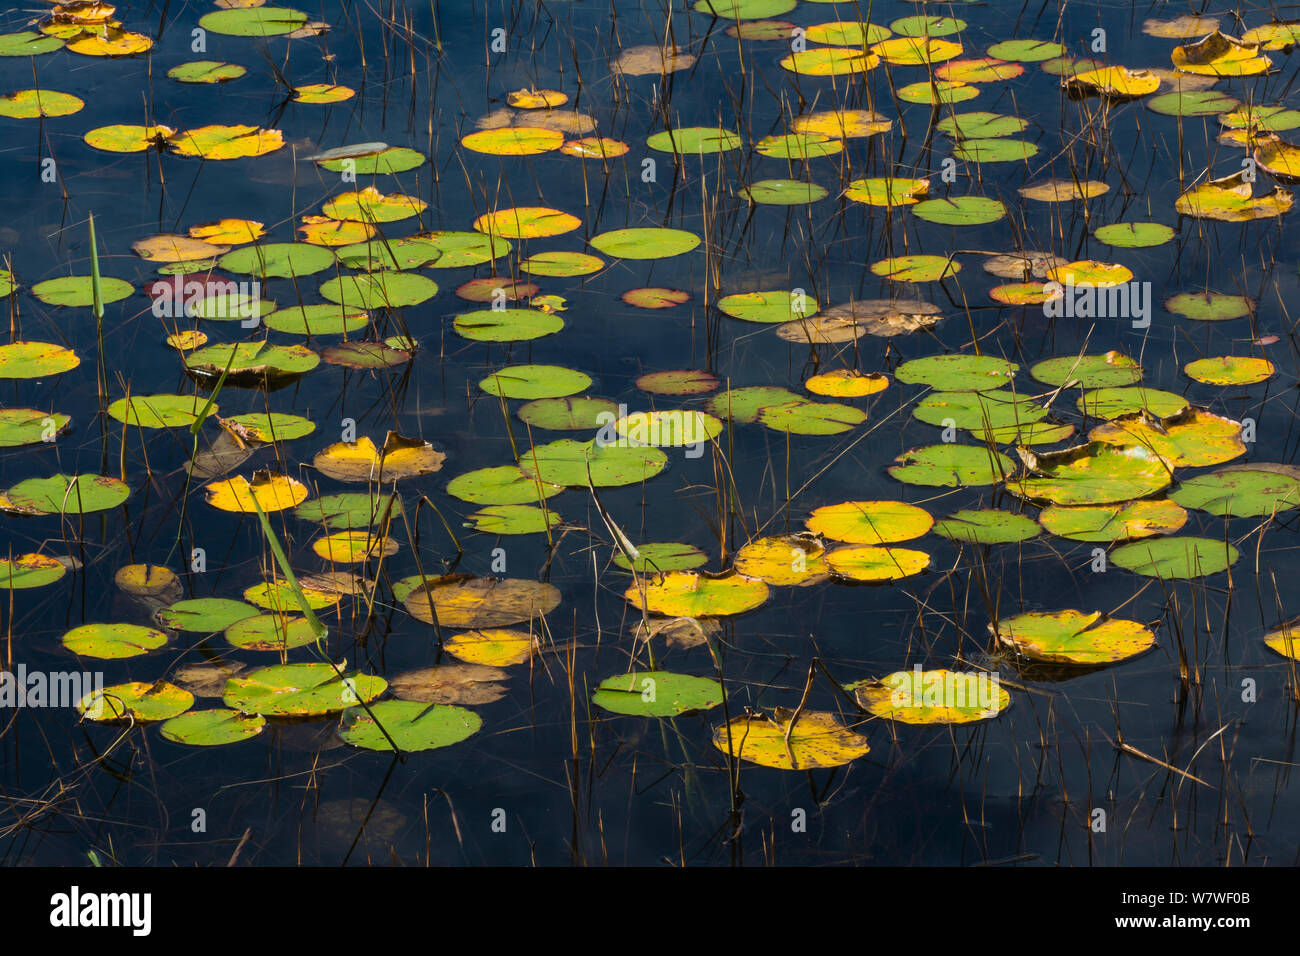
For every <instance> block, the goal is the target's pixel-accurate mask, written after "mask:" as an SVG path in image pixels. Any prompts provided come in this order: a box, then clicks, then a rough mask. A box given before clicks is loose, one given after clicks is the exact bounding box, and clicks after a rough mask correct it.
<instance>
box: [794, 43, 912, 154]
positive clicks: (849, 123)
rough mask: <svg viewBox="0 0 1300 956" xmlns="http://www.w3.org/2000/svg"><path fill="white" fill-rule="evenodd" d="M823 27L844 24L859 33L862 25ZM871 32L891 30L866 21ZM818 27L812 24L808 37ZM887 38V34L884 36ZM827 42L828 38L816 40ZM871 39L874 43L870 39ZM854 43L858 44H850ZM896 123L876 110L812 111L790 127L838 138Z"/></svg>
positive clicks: (866, 133) (865, 133)
mask: <svg viewBox="0 0 1300 956" xmlns="http://www.w3.org/2000/svg"><path fill="white" fill-rule="evenodd" d="M821 26H823V27H828V26H842V27H844V28H846V29H851V30H853V31H855V32H858V31H859V27H860V24H857V23H843V24H827V23H823V24H821ZM866 28H867V31H868V33H870V32H871V31H873V30H876V31H881V32H882V33H883V34H884V35H885V36H888V34H889V31H888V30H886V29H885V28H884V27H877V26H873V25H871V24H866ZM816 30H817V27H809V28H808V34H807V38H808V39H810V40H811V39H812V38H813V34H814V32H815V31H816ZM882 38H883V37H882ZM814 42H818V43H820V42H826V41H820V40H818V41H814ZM870 42H874V40H873V41H870ZM847 45H848V46H854V45H855V44H852V43H850V44H847ZM893 125H894V121H893V120H891V119H889V118H888V117H887V116H884V115H883V114H881V113H877V112H875V111H874V110H850V109H843V110H826V111H825V112H821V113H808V114H806V115H804V116H796V117H795V118H794V119H793V120H791V122H790V129H791V130H792V131H794V132H796V133H817V134H820V135H822V136H833V137H835V138H836V139H855V138H858V137H863V136H874V135H876V134H877V133H885V132H888V131H889V130H890V129H891V128H892V127H893Z"/></svg>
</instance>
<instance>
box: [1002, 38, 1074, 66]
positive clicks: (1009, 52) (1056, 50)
mask: <svg viewBox="0 0 1300 956" xmlns="http://www.w3.org/2000/svg"><path fill="white" fill-rule="evenodd" d="M1066 52H1067V50H1066V48H1065V47H1064V46H1062V45H1061V44H1059V43H1053V42H1051V41H1050V40H1003V41H1002V42H1001V43H995V44H993V45H992V46H991V47H989V49H988V53H989V56H996V57H998V58H999V59H1002V60H1019V61H1020V62H1022V63H1041V62H1042V61H1043V60H1050V59H1053V58H1054V57H1059V56H1063V55H1064V54H1065V53H1066Z"/></svg>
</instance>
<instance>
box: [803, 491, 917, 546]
mask: <svg viewBox="0 0 1300 956" xmlns="http://www.w3.org/2000/svg"><path fill="white" fill-rule="evenodd" d="M806 523H807V525H808V530H809V531H812V532H814V533H815V534H819V535H821V536H822V537H824V538H830V539H831V540H833V541H843V542H846V543H848V544H889V543H891V542H894V541H908V540H910V539H912V538H919V537H921V535H923V534H925V533H926V532H927V531H929V530H930V528H931V527H932V526H933V525H934V518H932V517H931V516H930V513H929V512H928V511H926V510H925V509H924V508H918V507H917V506H916V505H909V504H906V503H904V502H902V501H846V502H844V503H843V504H836V505H823V506H822V507H820V508H816V509H814V510H813V513H812V516H811V517H809V518H808V521H807V522H806Z"/></svg>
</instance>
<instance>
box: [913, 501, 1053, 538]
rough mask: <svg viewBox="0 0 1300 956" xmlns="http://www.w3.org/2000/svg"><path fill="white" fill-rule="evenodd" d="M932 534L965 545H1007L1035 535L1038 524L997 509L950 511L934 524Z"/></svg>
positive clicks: (1024, 517)
mask: <svg viewBox="0 0 1300 956" xmlns="http://www.w3.org/2000/svg"><path fill="white" fill-rule="evenodd" d="M933 530H934V533H935V534H937V535H940V536H942V537H944V538H951V539H952V540H953V541H965V542H967V543H969V544H1010V543H1012V542H1015V541H1028V540H1029V539H1030V538H1033V537H1036V536H1037V535H1038V531H1039V528H1038V524H1037V523H1036V522H1035V521H1034V520H1033V519H1032V518H1029V517H1027V516H1025V515H1018V514H1015V513H1014V512H1011V511H1001V510H999V509H997V508H986V509H983V510H971V509H963V510H961V511H954V512H953V513H952V514H950V515H948V517H946V518H940V519H938V520H937V521H935V523H934V528H933Z"/></svg>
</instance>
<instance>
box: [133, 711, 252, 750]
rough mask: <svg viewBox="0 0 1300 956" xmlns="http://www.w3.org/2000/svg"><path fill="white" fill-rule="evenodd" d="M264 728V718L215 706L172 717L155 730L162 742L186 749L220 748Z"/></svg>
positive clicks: (248, 736)
mask: <svg viewBox="0 0 1300 956" xmlns="http://www.w3.org/2000/svg"><path fill="white" fill-rule="evenodd" d="M265 727H266V718H265V717H262V716H259V715H256V714H253V715H250V714H241V713H239V711H237V710H228V709H227V708H225V707H217V708H213V709H210V710H192V711H190V712H189V713H187V714H181V715H180V716H179V717H173V718H172V719H171V720H169V721H167V722H166V723H164V724H163V725H162V726H161V727H159V728H158V733H160V734H161V735H162V736H163V737H164V738H165V739H167V740H170V741H171V742H172V743H176V744H186V745H188V746H190V747H221V746H224V745H225V744H233V743H238V742H239V741H241V740H247V739H248V738H250V737H256V736H257V735H258V734H260V733H261V732H262V730H263V728H265Z"/></svg>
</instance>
